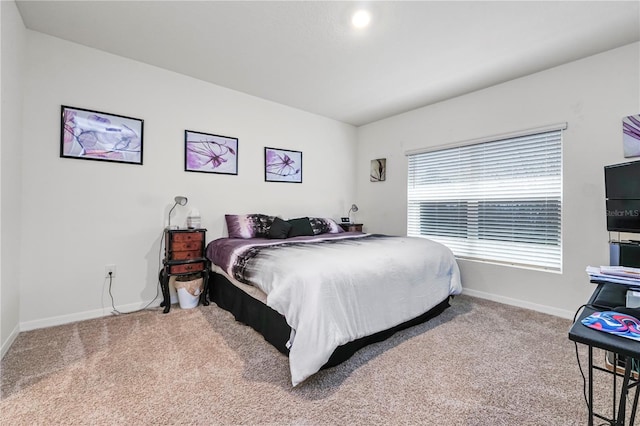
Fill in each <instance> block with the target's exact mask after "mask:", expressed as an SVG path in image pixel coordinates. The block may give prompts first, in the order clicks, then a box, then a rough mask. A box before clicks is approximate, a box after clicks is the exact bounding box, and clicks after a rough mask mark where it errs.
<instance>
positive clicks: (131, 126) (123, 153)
mask: <svg viewBox="0 0 640 426" xmlns="http://www.w3.org/2000/svg"><path fill="white" fill-rule="evenodd" d="M61 119H62V123H61V136H60V157H63V158H80V159H84V160H99V161H111V162H115V163H131V164H140V165H141V164H142V129H143V125H144V121H143V120H140V119H139V118H132V117H125V116H124V115H116V114H108V113H106V112H100V111H92V110H88V109H82V108H74V107H70V106H66V105H62V114H61Z"/></svg>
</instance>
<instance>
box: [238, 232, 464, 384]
mask: <svg viewBox="0 0 640 426" xmlns="http://www.w3.org/2000/svg"><path fill="white" fill-rule="evenodd" d="M246 269H247V276H250V278H251V282H252V283H253V284H254V285H256V286H257V287H259V288H260V289H262V290H263V291H264V292H265V293H266V294H267V305H268V306H270V307H271V308H273V309H274V310H276V311H277V312H279V313H280V314H282V315H283V316H284V317H285V319H286V320H287V323H288V324H289V325H290V326H291V328H292V329H293V331H294V333H292V341H290V344H291V346H290V353H289V364H290V368H291V382H292V384H293V385H294V386H295V385H297V384H299V383H301V382H302V381H304V380H305V379H306V378H307V377H309V376H311V375H312V374H314V373H316V372H317V371H318V370H319V369H320V368H321V367H322V366H323V365H324V364H325V363H326V362H327V361H328V360H329V357H330V356H331V354H332V353H333V351H334V350H335V349H336V348H337V347H338V346H340V345H343V344H345V343H348V342H350V341H353V340H355V339H358V338H360V337H363V336H367V335H371V334H373V333H376V332H379V331H382V330H386V329H388V328H391V327H394V326H396V325H398V324H401V323H403V322H405V321H408V320H410V319H412V318H415V317H417V316H419V315H421V314H423V313H425V312H427V311H428V310H429V309H431V308H433V307H434V306H436V305H437V304H438V303H440V302H442V301H443V300H445V299H446V298H447V296H448V295H453V294H459V293H460V292H461V291H462V286H461V283H460V274H459V270H458V265H457V264H456V261H455V258H454V256H453V254H452V253H451V251H450V250H449V249H448V248H446V247H445V246H443V245H441V244H439V243H436V242H433V241H430V240H427V239H424V238H415V237H388V236H369V237H367V238H345V239H341V240H340V241H337V240H336V239H334V241H332V242H331V243H328V244H326V243H325V244H321V245H319V246H314V247H311V245H309V246H307V244H300V245H298V244H294V245H285V246H284V247H280V248H277V249H272V250H266V251H261V252H260V254H259V255H257V256H255V257H253V258H252V259H251V261H250V263H248V264H247V266H246ZM229 272H231V271H229ZM294 336H295V337H294Z"/></svg>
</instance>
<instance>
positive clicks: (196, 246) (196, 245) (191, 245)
mask: <svg viewBox="0 0 640 426" xmlns="http://www.w3.org/2000/svg"><path fill="white" fill-rule="evenodd" d="M201 247H202V242H200V241H187V242H175V241H174V243H173V244H171V251H172V252H176V251H189V250H200V249H201Z"/></svg>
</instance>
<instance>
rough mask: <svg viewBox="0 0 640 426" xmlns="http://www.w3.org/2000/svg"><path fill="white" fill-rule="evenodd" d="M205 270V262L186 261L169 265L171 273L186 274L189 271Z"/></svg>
mask: <svg viewBox="0 0 640 426" xmlns="http://www.w3.org/2000/svg"><path fill="white" fill-rule="evenodd" d="M202 270H204V262H197V263H186V264H183V265H173V266H170V267H169V273H170V274H186V273H189V272H199V271H202Z"/></svg>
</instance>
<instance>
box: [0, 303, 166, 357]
mask: <svg viewBox="0 0 640 426" xmlns="http://www.w3.org/2000/svg"><path fill="white" fill-rule="evenodd" d="M148 303H149V302H138V303H131V304H128V305H122V306H117V309H118V310H119V311H120V312H132V311H136V310H138V309H142V308H144V307H145V306H147V304H148ZM157 306H160V300H156V301H155V302H153V303H152V304H151V305H149V307H150V308H152V307H157ZM111 311H113V308H111V307H108V308H102V309H94V310H92V311H84V312H78V313H75V314H68V315H60V316H57V317H49V318H43V319H39V320H34V321H26V322H21V323H20V331H29V330H36V329H38V328H46V327H53V326H56V325H62V324H68V323H71V322H76V321H84V320H88V319H93V318H100V317H107V316H109V315H112V313H111ZM3 350H4V347H3Z"/></svg>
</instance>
